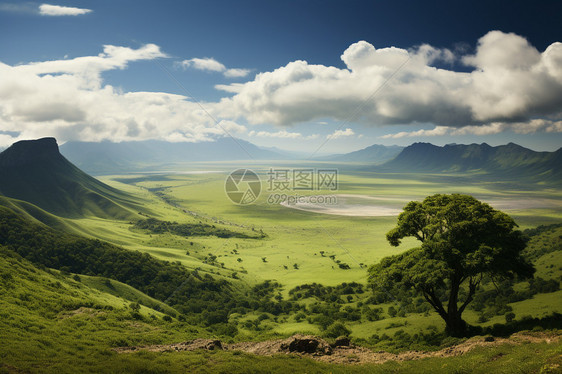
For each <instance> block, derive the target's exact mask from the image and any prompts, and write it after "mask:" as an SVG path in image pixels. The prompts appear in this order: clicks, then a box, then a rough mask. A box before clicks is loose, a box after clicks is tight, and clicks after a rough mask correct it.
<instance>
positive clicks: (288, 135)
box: [248, 130, 318, 139]
mask: <svg viewBox="0 0 562 374" xmlns="http://www.w3.org/2000/svg"><path fill="white" fill-rule="evenodd" d="M248 135H249V136H253V137H259V138H279V139H316V138H317V137H318V134H312V135H307V136H304V135H303V134H301V133H300V132H289V131H287V130H280V131H277V132H269V131H254V130H252V131H250V132H249V133H248Z"/></svg>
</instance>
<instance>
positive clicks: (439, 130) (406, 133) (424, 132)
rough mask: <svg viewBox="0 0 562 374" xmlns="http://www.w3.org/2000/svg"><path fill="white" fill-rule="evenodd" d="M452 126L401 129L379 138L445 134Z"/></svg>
mask: <svg viewBox="0 0 562 374" xmlns="http://www.w3.org/2000/svg"><path fill="white" fill-rule="evenodd" d="M451 129H452V128H450V127H447V126H435V128H433V129H431V130H425V129H421V130H416V131H401V132H399V133H396V134H387V135H383V136H381V139H399V138H407V137H408V138H410V137H419V136H443V135H447V134H448V133H449V131H450V130H451Z"/></svg>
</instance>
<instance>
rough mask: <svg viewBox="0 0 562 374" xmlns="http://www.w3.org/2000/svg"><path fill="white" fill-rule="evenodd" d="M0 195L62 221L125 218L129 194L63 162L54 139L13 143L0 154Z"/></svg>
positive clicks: (129, 200) (132, 200)
mask: <svg viewBox="0 0 562 374" xmlns="http://www.w3.org/2000/svg"><path fill="white" fill-rule="evenodd" d="M0 194H2V195H4V196H6V197H8V198H12V199H17V200H23V201H25V202H28V203H31V204H33V205H36V206H38V207H40V208H41V209H43V210H45V211H47V212H49V213H53V214H55V215H58V216H62V217H81V216H85V215H93V216H97V217H104V218H109V217H112V218H121V219H124V218H127V217H129V216H130V215H131V214H132V213H131V211H129V210H128V209H127V208H125V206H128V207H135V205H136V202H135V200H134V199H132V198H131V197H130V196H129V195H128V194H126V193H124V192H122V191H118V190H116V189H114V188H112V187H110V186H108V185H106V184H104V183H102V182H100V181H98V180H97V179H95V178H93V177H91V176H89V175H87V174H86V173H84V172H83V171H81V170H80V169H78V168H77V167H76V166H74V165H73V164H72V163H70V162H69V161H68V160H67V159H66V158H64V157H63V156H62V155H61V154H60V152H59V149H58V145H57V142H56V140H55V139H54V138H43V139H38V140H25V141H20V142H17V143H14V144H13V145H12V146H11V147H9V148H8V149H6V150H5V151H4V152H2V153H0Z"/></svg>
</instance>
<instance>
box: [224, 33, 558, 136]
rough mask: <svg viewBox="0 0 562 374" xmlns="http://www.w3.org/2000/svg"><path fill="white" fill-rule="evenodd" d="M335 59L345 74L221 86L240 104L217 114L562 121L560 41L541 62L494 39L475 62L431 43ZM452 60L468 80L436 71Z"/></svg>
mask: <svg viewBox="0 0 562 374" xmlns="http://www.w3.org/2000/svg"><path fill="white" fill-rule="evenodd" d="M341 59H342V61H343V62H344V63H345V64H346V67H347V68H344V69H340V68H336V67H333V66H324V65H312V64H309V63H308V62H306V61H293V62H290V63H288V64H287V65H285V66H282V67H279V68H278V69H275V70H273V71H270V72H263V73H260V74H257V75H256V77H255V79H254V80H252V81H250V82H247V83H244V84H242V85H240V84H239V85H236V86H221V87H220V89H221V90H225V91H229V92H234V93H236V95H234V96H232V97H229V98H224V99H223V100H222V101H221V103H220V107H221V109H222V110H223V111H224V112H225V113H229V114H230V115H232V116H234V117H243V118H245V119H247V120H248V121H249V122H250V123H252V124H261V123H268V124H277V125H293V124H296V123H301V122H308V121H314V120H318V119H321V118H332V119H335V120H340V121H348V120H349V119H350V118H351V119H352V121H360V122H363V123H366V124H372V125H385V124H419V123H432V124H434V125H437V126H452V127H464V126H481V125H482V124H485V125H487V124H490V123H494V122H520V121H527V120H530V119H533V118H537V117H548V116H551V115H559V113H560V108H561V107H562V43H558V42H557V43H553V44H551V45H550V46H549V47H548V48H547V49H546V50H545V51H544V52H542V53H541V52H539V51H537V50H536V48H534V47H533V46H531V45H530V44H529V43H528V42H527V41H526V40H525V39H524V38H522V37H520V36H518V35H515V34H507V33H502V32H500V31H491V32H489V33H488V34H486V35H485V36H483V37H482V38H481V39H480V40H479V42H478V46H477V49H476V53H475V54H474V55H468V56H467V55H465V56H455V55H454V54H453V53H452V52H451V51H449V50H447V49H437V48H434V47H432V46H429V45H427V44H424V45H421V46H419V47H416V48H413V49H410V50H405V49H401V48H395V47H390V48H380V49H376V48H375V47H374V46H373V45H371V44H369V43H368V42H365V41H360V42H357V43H354V44H352V45H351V46H349V48H347V49H346V50H345V51H344V52H343V54H342V56H341ZM455 60H457V61H463V62H464V63H466V64H469V65H470V66H473V67H474V71H472V72H457V71H453V70H449V69H443V68H436V67H434V66H433V65H432V64H435V63H436V62H437V61H440V62H444V63H450V62H452V61H455ZM400 66H402V68H401V70H400V71H398V72H397V69H398V68H399V67H400ZM393 74H394V75H393ZM383 85H384V87H383V88H382V89H380V88H381V86H383ZM379 89H380V90H379ZM377 90H378V91H377ZM375 92H376V94H375V95H374V96H373V94H374V93H375ZM369 98H370V99H369Z"/></svg>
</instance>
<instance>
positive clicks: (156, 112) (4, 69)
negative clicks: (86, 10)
mask: <svg viewBox="0 0 562 374" xmlns="http://www.w3.org/2000/svg"><path fill="white" fill-rule="evenodd" d="M163 57H166V54H164V53H163V52H161V51H160V48H159V47H158V46H156V45H153V44H148V45H145V46H142V47H140V48H138V49H132V48H127V47H117V46H105V47H104V49H103V52H102V53H100V54H98V55H97V56H85V57H77V58H74V59H69V60H55V61H45V62H37V63H27V64H23V65H17V66H10V65H7V64H3V63H0V129H2V131H4V132H5V133H9V134H12V133H16V134H19V135H17V136H12V135H3V136H2V137H0V142H2V143H3V144H1V145H4V146H6V145H9V144H10V143H12V142H14V141H17V140H20V139H30V138H38V137H43V136H55V137H57V138H59V140H60V141H67V140H80V139H82V140H83V139H87V140H89V141H101V140H112V141H125V140H143V139H167V140H173V141H189V142H196V141H208V140H212V139H213V138H214V137H216V136H217V135H224V129H227V130H228V131H229V132H232V133H239V132H240V131H242V132H243V131H244V130H245V128H244V127H243V126H241V125H238V124H236V123H235V122H234V121H232V120H230V121H227V120H226V119H225V121H223V122H220V123H219V124H218V125H217V124H215V122H214V120H213V119H212V118H211V117H210V116H209V115H208V113H207V112H206V111H205V110H203V109H202V108H201V107H200V105H199V104H196V103H194V102H191V101H189V98H187V97H185V96H182V95H174V94H169V93H164V92H122V91H121V90H119V89H117V88H115V87H112V86H111V85H108V84H104V82H103V79H102V77H101V73H102V72H104V71H108V70H115V69H124V68H126V67H127V66H128V64H130V63H131V62H133V61H138V60H153V59H156V58H163ZM202 104H203V105H206V106H208V107H212V104H208V105H207V104H206V103H202ZM221 119H222V118H221Z"/></svg>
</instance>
